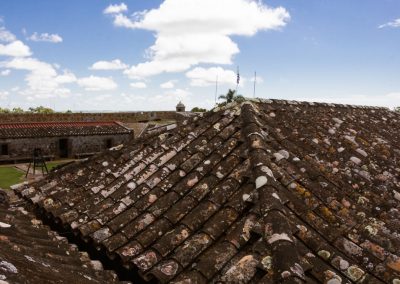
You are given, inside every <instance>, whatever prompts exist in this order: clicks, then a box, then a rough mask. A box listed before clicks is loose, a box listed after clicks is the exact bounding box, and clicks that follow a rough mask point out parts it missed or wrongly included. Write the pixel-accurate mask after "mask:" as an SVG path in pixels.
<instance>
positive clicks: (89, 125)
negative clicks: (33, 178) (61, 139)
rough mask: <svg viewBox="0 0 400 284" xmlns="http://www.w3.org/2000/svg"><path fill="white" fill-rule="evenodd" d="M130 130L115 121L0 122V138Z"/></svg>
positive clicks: (126, 132)
mask: <svg viewBox="0 0 400 284" xmlns="http://www.w3.org/2000/svg"><path fill="white" fill-rule="evenodd" d="M130 132H131V130H129V129H128V128H126V127H124V126H123V125H122V124H121V123H119V122H115V121H104V122H26V123H0V139H2V138H27V137H53V136H77V135H107V134H128V133H130Z"/></svg>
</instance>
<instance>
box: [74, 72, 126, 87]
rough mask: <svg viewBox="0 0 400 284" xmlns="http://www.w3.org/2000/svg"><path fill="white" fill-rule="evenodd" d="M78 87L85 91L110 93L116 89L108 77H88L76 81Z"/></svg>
mask: <svg viewBox="0 0 400 284" xmlns="http://www.w3.org/2000/svg"><path fill="white" fill-rule="evenodd" d="M78 85H79V86H81V87H83V88H84V89H85V90H86V91H110V90H114V89H116V88H117V87H118V85H117V83H115V82H114V80H113V79H112V78H110V77H97V76H93V75H91V76H89V77H84V78H80V79H78Z"/></svg>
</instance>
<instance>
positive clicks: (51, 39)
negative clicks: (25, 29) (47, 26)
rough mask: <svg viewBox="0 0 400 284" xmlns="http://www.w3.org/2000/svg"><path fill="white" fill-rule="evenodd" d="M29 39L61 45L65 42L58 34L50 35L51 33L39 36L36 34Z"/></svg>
mask: <svg viewBox="0 0 400 284" xmlns="http://www.w3.org/2000/svg"><path fill="white" fill-rule="evenodd" d="M28 39H29V40H32V41H44V42H52V43H59V42H62V41H63V39H62V37H61V36H59V35H58V34H49V33H42V34H38V33H37V32H34V33H33V34H32V35H31V36H30V37H28Z"/></svg>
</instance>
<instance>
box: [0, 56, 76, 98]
mask: <svg viewBox="0 0 400 284" xmlns="http://www.w3.org/2000/svg"><path fill="white" fill-rule="evenodd" d="M0 66H1V67H6V68H10V69H16V70H25V71H28V74H27V75H26V76H25V81H26V82H27V86H28V87H27V88H26V89H24V90H22V91H21V92H20V93H21V94H22V95H25V96H29V97H33V98H50V97H56V96H60V97H65V96H67V95H68V94H69V93H70V90H69V89H67V88H65V87H63V86H62V85H63V84H66V83H72V82H74V81H76V78H75V75H74V74H72V73H71V72H68V71H64V73H63V74H62V75H59V74H58V73H57V71H56V69H54V67H53V66H52V65H51V64H49V63H46V62H43V61H40V60H38V59H36V58H31V57H17V58H13V59H12V60H10V61H6V62H1V63H0Z"/></svg>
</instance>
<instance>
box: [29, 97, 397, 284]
mask: <svg viewBox="0 0 400 284" xmlns="http://www.w3.org/2000/svg"><path fill="white" fill-rule="evenodd" d="M399 122H400V115H399V114H398V113H395V112H392V111H389V110H388V109H384V108H369V107H355V106H345V105H333V104H313V103H299V102H289V101H278V100H271V101H262V102H253V103H250V102H245V103H243V104H242V105H238V104H231V105H228V106H227V107H226V108H223V109H214V111H211V112H208V113H205V114H204V115H201V116H199V117H192V118H189V119H187V120H185V121H183V122H182V124H181V125H180V126H178V127H177V128H175V129H173V130H169V131H166V132H163V133H161V134H159V135H158V134H157V135H158V136H152V137H147V138H146V139H142V140H139V141H137V143H135V144H133V145H132V146H129V147H127V148H123V149H121V150H119V151H109V152H107V153H106V154H104V155H101V156H97V157H95V158H93V159H90V160H89V161H87V162H81V163H79V164H75V165H72V166H69V167H66V168H65V169H64V170H61V171H60V172H59V173H58V174H55V175H52V176H50V177H49V178H48V179H46V180H43V181H41V182H39V183H37V184H35V185H33V186H31V187H28V188H24V189H22V190H21V193H22V195H24V196H25V197H26V198H27V199H29V200H31V201H32V202H33V203H35V204H36V205H37V206H39V207H40V208H42V209H43V210H44V211H45V212H47V215H50V216H52V218H53V220H55V221H56V222H61V223H62V224H64V225H65V226H67V227H69V228H70V230H71V231H73V232H75V233H77V234H79V235H80V236H81V237H82V238H83V239H84V240H86V241H90V242H92V244H93V246H96V247H97V248H98V249H100V250H103V251H104V252H105V253H106V254H107V255H108V256H109V257H110V258H111V259H113V260H114V261H121V263H122V264H123V265H125V266H127V267H131V268H132V269H133V270H135V269H138V271H139V273H140V275H142V277H143V278H145V279H150V278H152V277H154V278H156V279H157V280H158V281H160V282H168V281H172V282H174V283H183V282H184V283H209V282H218V281H222V282H240V283H278V282H279V283H302V282H308V283H315V282H317V283H318V282H320V283H330V284H333V283H353V282H357V283H361V282H363V283H382V282H386V283H399V281H400V257H399V254H400V230H399V228H400V221H399V220H400V211H399V210H400V183H399V182H400V180H399V173H400V165H399V163H400V162H399V161H400V149H399V141H400V131H399ZM184 280H187V281H188V282H185V281H184ZM189 280H190V281H191V282H190V281H189Z"/></svg>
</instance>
